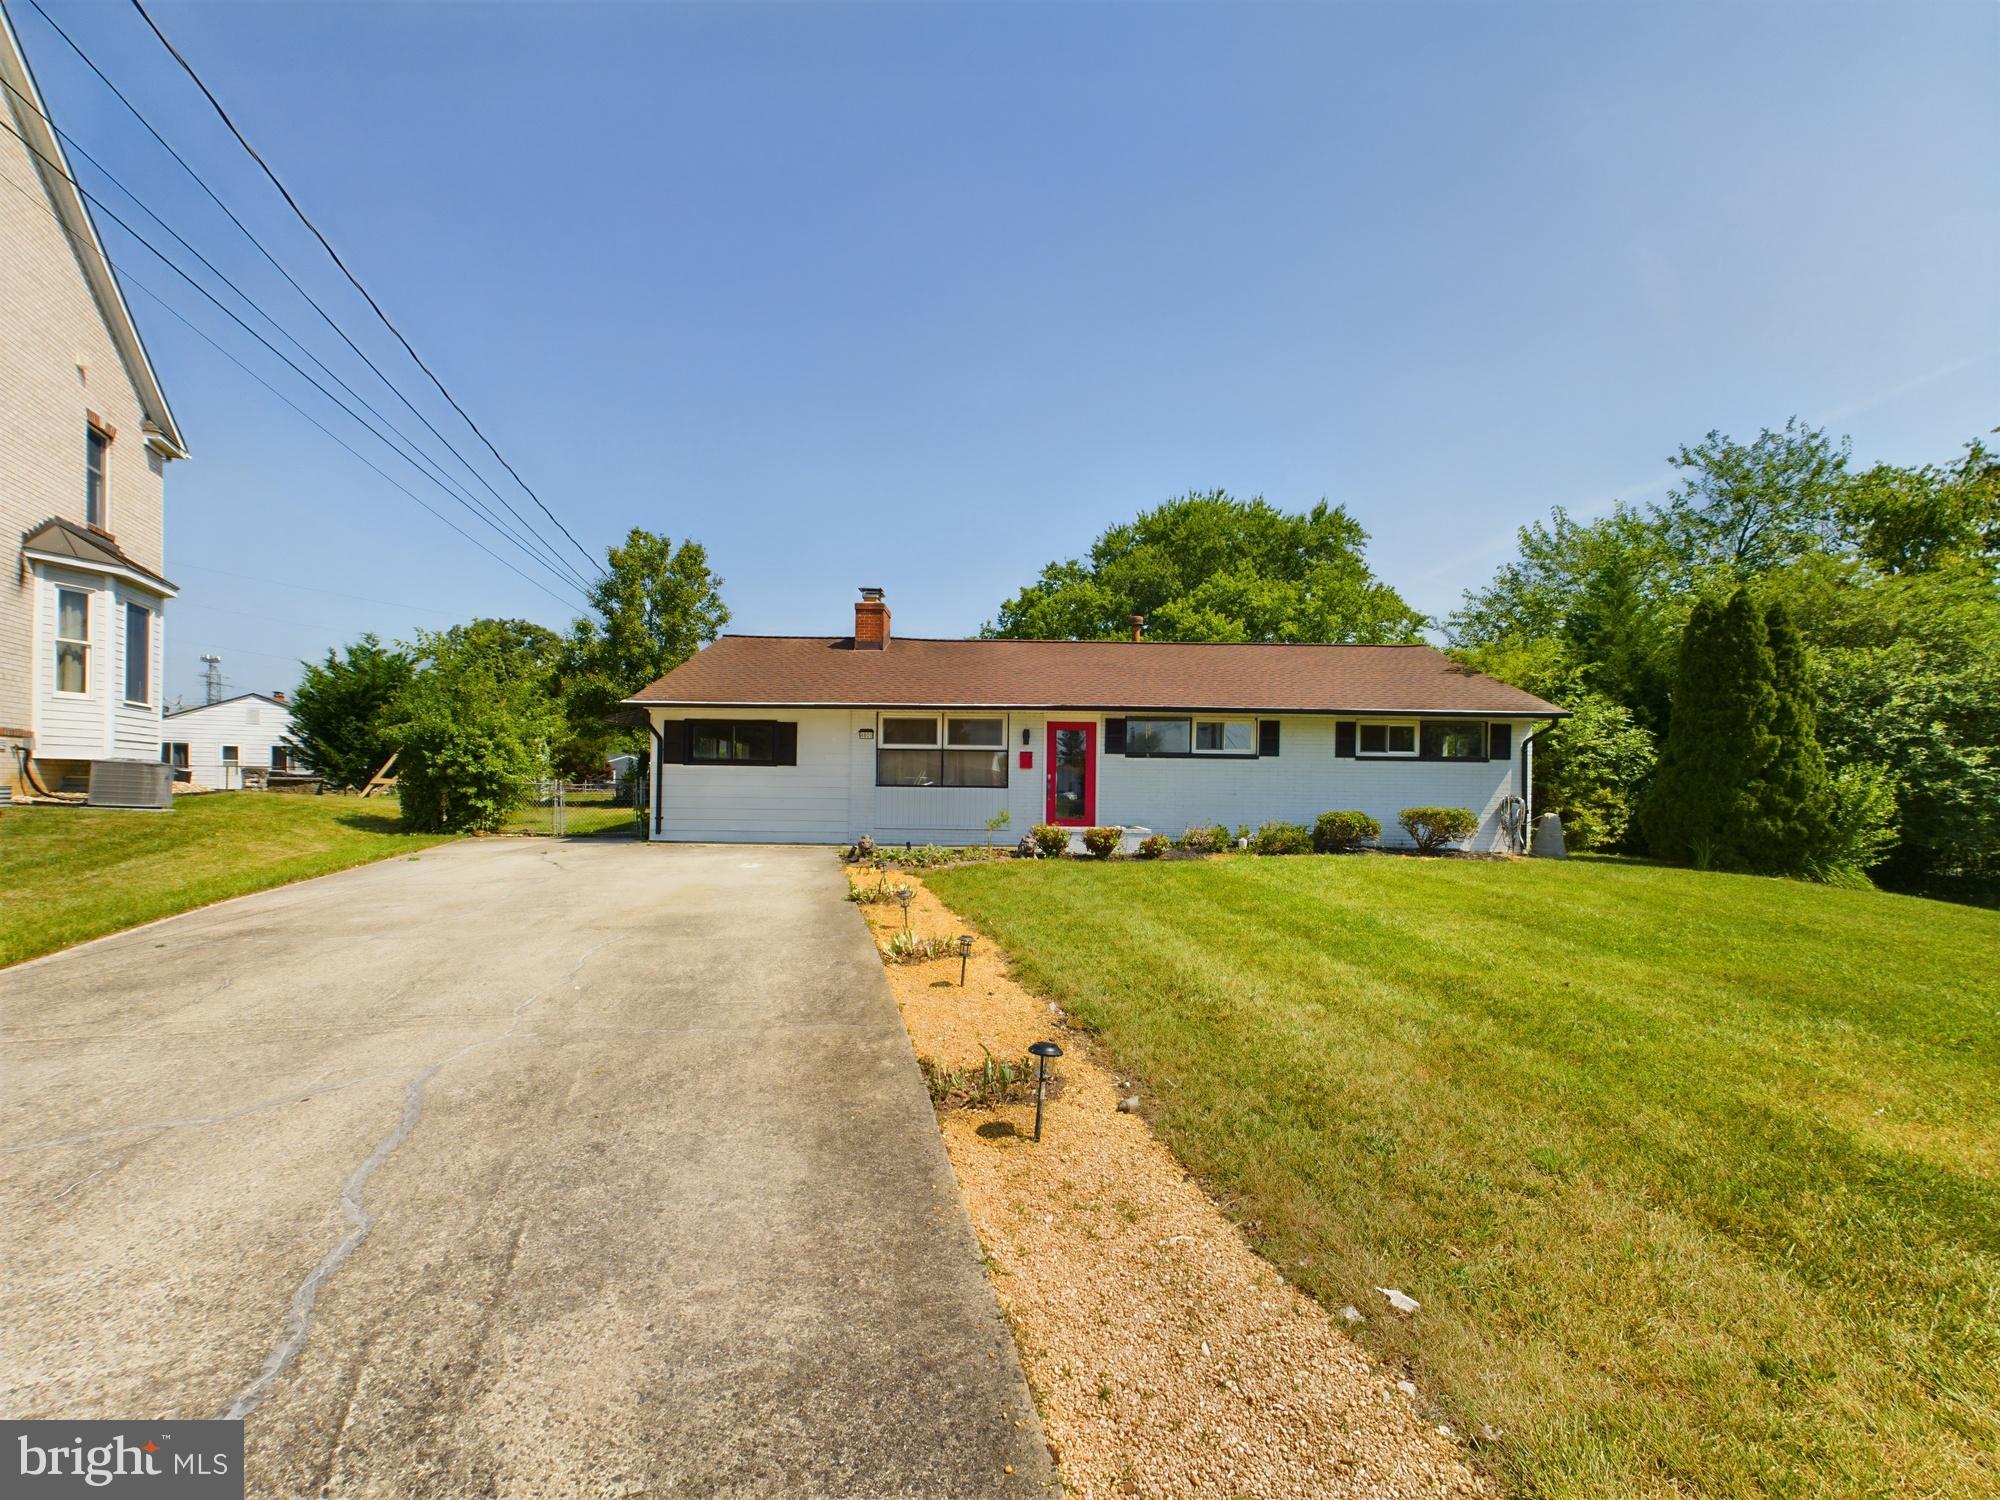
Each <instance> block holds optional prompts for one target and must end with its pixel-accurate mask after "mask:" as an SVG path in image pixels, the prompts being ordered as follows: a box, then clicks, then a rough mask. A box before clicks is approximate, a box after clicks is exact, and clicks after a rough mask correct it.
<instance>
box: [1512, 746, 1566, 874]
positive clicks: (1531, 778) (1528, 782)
mask: <svg viewBox="0 0 2000 1500" xmlns="http://www.w3.org/2000/svg"><path fill="white" fill-rule="evenodd" d="M1558 722H1560V721H1559V720H1556V719H1544V720H1542V722H1541V723H1540V724H1537V725H1536V726H1535V727H1534V728H1533V729H1530V730H1529V731H1528V732H1527V733H1526V734H1524V735H1522V736H1521V800H1522V801H1523V802H1524V803H1526V804H1527V808H1528V816H1527V821H1526V823H1525V825H1524V828H1525V832H1524V833H1523V835H1522V839H1521V852H1522V853H1523V854H1525V853H1527V852H1528V850H1529V848H1531V847H1532V846H1533V844H1534V841H1535V736H1536V735H1538V734H1540V733H1541V732H1542V731H1543V730H1544V729H1547V728H1548V727H1549V726H1550V725H1552V724H1555V723H1558Z"/></svg>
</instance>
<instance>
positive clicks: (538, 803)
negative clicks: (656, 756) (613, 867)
mask: <svg viewBox="0 0 2000 1500" xmlns="http://www.w3.org/2000/svg"><path fill="white" fill-rule="evenodd" d="M645 814H646V785H645V781H644V779H643V778H642V777H639V776H635V775H634V776H621V777H618V778H616V779H613V778H611V777H605V778H603V779H602V780H597V781H545V782H543V783H542V784H541V786H540V787H539V788H538V789H537V792H536V796H535V801H534V804H533V806H532V807H531V808H529V809H528V810H527V817H526V819H525V822H526V824H527V826H526V827H525V828H523V829H522V831H523V832H527V833H542V834H548V835H550V836H551V837H554V838H559V839H560V838H570V839H575V838H589V837H591V836H593V835H598V834H632V835H634V836H635V837H636V836H637V835H639V834H641V833H643V832H644V831H645Z"/></svg>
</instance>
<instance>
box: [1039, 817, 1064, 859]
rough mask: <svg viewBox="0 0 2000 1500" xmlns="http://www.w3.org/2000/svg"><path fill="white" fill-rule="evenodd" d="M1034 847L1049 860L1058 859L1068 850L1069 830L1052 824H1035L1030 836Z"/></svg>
mask: <svg viewBox="0 0 2000 1500" xmlns="http://www.w3.org/2000/svg"><path fill="white" fill-rule="evenodd" d="M1030 837H1032V838H1033V839H1034V841H1035V847H1036V848H1037V849H1039V850H1041V851H1042V853H1043V855H1044V856H1045V857H1047V858H1049V859H1060V858H1061V857H1062V855H1063V853H1064V851H1065V850H1067V849H1068V848H1069V830H1068V829H1067V828H1062V827H1059V826H1057V825H1056V824H1054V823H1037V824H1036V825H1035V827H1034V832H1033V833H1032V834H1031V835H1030Z"/></svg>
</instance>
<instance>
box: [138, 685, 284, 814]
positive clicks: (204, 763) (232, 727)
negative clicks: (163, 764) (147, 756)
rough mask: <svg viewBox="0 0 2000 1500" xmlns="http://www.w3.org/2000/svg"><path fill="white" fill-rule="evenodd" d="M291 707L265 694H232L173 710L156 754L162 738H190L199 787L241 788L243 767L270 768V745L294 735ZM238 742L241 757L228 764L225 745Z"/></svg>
mask: <svg viewBox="0 0 2000 1500" xmlns="http://www.w3.org/2000/svg"><path fill="white" fill-rule="evenodd" d="M291 730H292V714H291V710H290V709H287V708H283V707H281V706H279V705H278V704H275V703H272V702H270V701H269V700H267V699H264V698H255V697H252V698H232V699H230V700H228V701H226V702H223V703H210V704H205V705H203V706H202V707H200V708H190V709H187V710H185V711H184V712H181V713H177V714H171V715H169V716H168V717H167V718H166V720H165V721H164V722H163V723H162V724H161V725H160V728H159V732H158V734H156V735H155V736H154V739H153V751H152V754H153V757H154V758H157V757H158V755H159V753H160V745H161V743H162V742H165V743H173V742H175V741H182V742H185V743H186V745H187V747H188V772H189V774H190V776H191V778H192V779H193V781H194V783H195V784H196V785H197V786H206V787H216V788H219V789H223V790H230V791H233V790H236V789H237V788H239V787H241V786H242V784H243V778H242V773H241V771H240V770H239V769H238V767H239V766H253V767H257V768H259V769H264V770H268V769H269V768H270V765H271V747H272V746H273V745H275V744H277V743H278V742H279V741H280V740H282V739H284V737H285V736H286V735H288V734H290V733H291ZM224 745H234V746H235V747H236V749H237V753H238V757H239V758H238V761H237V762H236V763H235V764H232V765H229V766H227V767H225V765H224V762H223V759H222V747H223V746H224Z"/></svg>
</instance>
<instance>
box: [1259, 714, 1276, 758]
mask: <svg viewBox="0 0 2000 1500" xmlns="http://www.w3.org/2000/svg"><path fill="white" fill-rule="evenodd" d="M1257 753H1258V754H1259V755H1276V754H1277V753H1278V721H1277V720H1276V719H1259V720H1258V721H1257Z"/></svg>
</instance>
